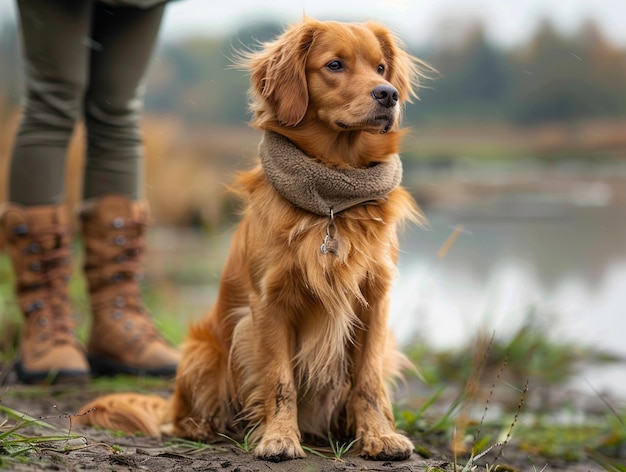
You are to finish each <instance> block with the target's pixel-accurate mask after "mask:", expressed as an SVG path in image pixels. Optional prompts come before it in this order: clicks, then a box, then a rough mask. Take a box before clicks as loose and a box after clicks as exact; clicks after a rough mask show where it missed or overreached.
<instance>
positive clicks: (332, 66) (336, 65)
mask: <svg viewBox="0 0 626 472" xmlns="http://www.w3.org/2000/svg"><path fill="white" fill-rule="evenodd" d="M326 68H327V69H328V70H332V71H333V72H336V71H339V70H343V64H342V63H341V62H340V61H330V62H329V63H328V64H326Z"/></svg>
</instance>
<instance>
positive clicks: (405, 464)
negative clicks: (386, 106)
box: [0, 365, 603, 472]
mask: <svg viewBox="0 0 626 472" xmlns="http://www.w3.org/2000/svg"><path fill="white" fill-rule="evenodd" d="M6 367H7V366H4V372H5V378H4V381H3V384H2V386H1V387H0V404H1V405H2V406H5V407H9V408H11V409H14V410H17V411H20V412H22V413H24V414H27V415H29V416H31V417H34V418H42V419H43V420H44V421H46V422H47V423H50V424H52V425H54V426H55V427H56V428H57V430H56V431H54V430H50V429H46V428H43V427H40V426H28V427H26V428H23V429H20V430H19V433H21V434H23V435H24V436H25V437H28V438H35V437H46V438H49V437H51V436H52V435H58V436H59V439H57V440H54V441H53V440H50V441H44V442H43V443H41V444H39V445H38V446H37V448H35V449H34V450H32V451H30V452H28V453H26V454H24V455H21V456H20V457H16V458H15V459H8V460H5V461H4V463H3V462H2V455H3V454H0V468H2V467H4V469H6V470H11V471H16V472H17V471H19V472H34V471H42V470H55V471H72V472H78V471H97V472H109V471H141V470H145V471H150V472H174V471H221V472H257V471H259V472H260V471H279V472H317V471H389V472H391V471H402V472H413V471H415V472H417V471H419V472H434V471H444V472H452V471H454V464H453V460H452V458H453V455H452V453H451V451H450V450H449V449H448V448H447V446H446V445H443V444H433V443H432V442H425V441H424V440H423V439H422V438H419V437H415V438H412V440H413V442H414V444H415V445H416V452H414V453H413V455H412V456H411V457H410V458H409V459H408V460H406V461H400V462H389V461H370V460H365V459H362V458H360V457H358V456H356V455H352V454H347V455H346V456H344V457H343V458H342V459H341V460H337V459H334V458H333V455H332V452H331V451H330V450H328V451H322V452H323V453H325V454H326V455H327V457H319V456H317V455H315V454H311V453H309V454H308V457H307V458H306V459H300V460H293V461H286V462H280V463H273V462H266V461H262V460H258V459H255V458H254V456H253V455H252V454H251V453H246V452H244V451H242V450H241V449H239V448H238V447H237V446H236V445H235V444H234V443H230V442H228V441H226V440H225V441H224V442H221V443H217V444H212V445H208V446H207V447H206V448H205V449H200V450H199V449H198V448H197V446H196V445H189V444H185V443H183V442H177V441H176V440H172V438H162V439H156V438H150V437H139V436H129V435H120V434H116V433H113V432H110V431H103V430H99V429H95V428H88V427H82V426H77V425H74V424H72V415H73V414H75V413H78V412H79V411H80V408H81V406H82V405H84V404H85V403H86V402H87V401H89V400H90V399H92V398H94V397H95V396H96V395H101V394H102V392H101V391H100V392H95V391H93V390H92V389H90V386H89V385H84V386H82V387H55V386H53V387H48V388H45V389H42V388H41V387H30V386H25V385H20V384H18V383H17V382H16V381H15V378H14V375H13V374H11V375H8V376H7V375H6V370H7V369H6ZM2 369H3V366H2V365H0V372H2ZM1 377H2V376H0V380H1ZM156 393H159V394H162V395H163V396H167V395H168V394H169V392H168V391H161V392H156ZM3 417H4V415H3V414H1V413H0V419H2V418H3ZM15 423H16V421H15V420H9V422H8V423H7V424H15ZM7 424H5V425H4V429H0V433H2V431H4V430H6V426H7ZM442 443H443V442H442ZM417 451H419V453H418V452H417ZM0 452H2V451H0ZM494 452H495V451H494ZM458 462H459V467H458V469H457V470H458V471H460V470H462V469H463V467H462V466H463V465H465V464H466V462H467V460H461V459H460V460H459V461H458ZM490 463H492V462H490V460H489V457H485V458H484V459H483V460H481V461H480V462H479V463H478V464H479V466H478V467H477V468H475V469H472V470H476V471H487V470H494V469H487V468H486V467H485V466H486V464H490ZM498 464H501V465H506V466H507V467H508V468H499V469H497V470H500V471H532V472H536V471H540V470H545V471H546V472H549V471H562V470H563V471H565V470H566V471H570V472H589V471H592V472H596V471H601V470H603V469H602V468H600V467H599V466H597V465H596V464H594V463H592V462H589V461H584V462H579V463H576V464H572V463H567V462H565V461H555V460H545V459H542V458H540V457H533V458H529V457H528V454H527V453H523V452H521V451H517V450H515V448H514V446H512V445H511V444H509V445H507V449H506V452H505V453H504V454H503V456H502V457H501V458H500V459H499V460H498ZM546 464H547V467H546V468H545V469H543V468H544V466H546Z"/></svg>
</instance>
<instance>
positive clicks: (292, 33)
mask: <svg viewBox="0 0 626 472" xmlns="http://www.w3.org/2000/svg"><path fill="white" fill-rule="evenodd" d="M244 66H245V67H246V68H248V69H249V70H250V72H251V91H250V92H251V99H252V100H251V107H252V110H253V112H254V114H255V115H254V118H253V121H252V124H253V125H254V126H256V127H258V128H261V129H267V128H268V127H275V125H276V124H277V125H278V126H280V127H283V128H290V127H292V128H295V127H298V126H306V125H307V124H310V123H315V124H316V125H317V126H319V125H321V126H324V127H327V128H328V129H330V130H333V131H335V132H342V131H366V132H373V133H386V132H387V131H389V130H390V129H393V128H395V127H397V126H398V122H399V120H400V115H401V109H402V105H403V103H404V102H405V101H410V100H411V98H412V97H415V96H416V90H417V86H418V79H419V78H420V77H422V76H423V74H422V71H423V70H424V68H425V67H427V66H426V65H425V64H424V63H423V62H421V61H420V60H418V59H416V58H414V57H412V56H411V55H410V54H408V53H407V52H406V51H405V50H404V49H403V47H402V44H401V43H400V41H399V40H398V39H397V38H396V37H395V36H394V35H393V34H392V33H391V32H390V31H389V30H388V29H386V28H385V27H383V26H381V25H378V24H376V23H364V24H357V23H339V22H320V21H316V20H312V19H305V20H304V21H302V22H301V23H298V24H295V25H293V26H291V27H290V28H289V29H287V30H286V31H285V32H284V33H283V34H282V35H281V36H279V37H278V38H277V39H276V40H275V41H273V42H270V43H266V44H265V45H264V48H263V49H261V50H260V51H258V52H253V53H250V54H248V55H246V57H245V58H244ZM271 125H274V126H271Z"/></svg>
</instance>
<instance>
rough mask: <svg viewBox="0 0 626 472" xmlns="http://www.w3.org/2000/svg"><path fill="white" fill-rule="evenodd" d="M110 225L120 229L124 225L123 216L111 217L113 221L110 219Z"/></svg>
mask: <svg viewBox="0 0 626 472" xmlns="http://www.w3.org/2000/svg"><path fill="white" fill-rule="evenodd" d="M111 226H113V227H114V228H115V229H120V228H123V227H124V218H122V217H119V216H118V217H117V218H113V221H111Z"/></svg>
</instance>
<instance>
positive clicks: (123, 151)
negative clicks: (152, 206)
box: [83, 4, 164, 200]
mask: <svg viewBox="0 0 626 472" xmlns="http://www.w3.org/2000/svg"><path fill="white" fill-rule="evenodd" d="M163 12H164V5H159V6H157V7H153V8H150V9H147V10H143V9H139V8H112V7H110V6H107V5H105V4H96V8H95V11H94V20H93V21H94V22H93V40H94V42H95V48H94V51H93V52H92V56H91V64H90V74H91V78H90V81H89V87H88V90H87V94H86V96H85V103H84V113H85V123H86V125H87V163H86V168H85V180H84V185H83V197H84V199H86V200H88V199H93V198H98V197H101V196H103V195H108V194H118V195H124V196H125V197H127V198H129V199H132V200H137V199H139V198H141V185H142V165H143V163H142V157H143V147H142V136H141V130H140V119H141V112H142V108H143V95H144V78H145V75H146V71H147V69H148V66H149V65H150V63H151V61H152V59H153V50H154V46H155V43H156V40H157V36H158V32H159V27H160V24H161V19H162V16H163Z"/></svg>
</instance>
